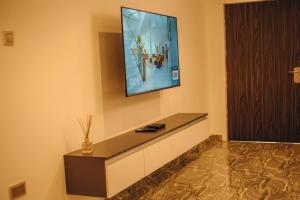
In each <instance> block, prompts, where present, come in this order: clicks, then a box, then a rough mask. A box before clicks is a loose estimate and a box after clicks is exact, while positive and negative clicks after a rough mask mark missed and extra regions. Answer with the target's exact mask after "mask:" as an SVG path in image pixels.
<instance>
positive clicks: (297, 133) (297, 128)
mask: <svg viewBox="0 0 300 200" xmlns="http://www.w3.org/2000/svg"><path fill="white" fill-rule="evenodd" d="M299 19H300V2H299V0H298V1H297V0H295V31H294V34H295V35H294V66H300V20H299ZM294 94H295V96H294V107H295V109H294V110H295V114H294V137H295V139H296V140H297V141H300V84H297V85H294Z"/></svg>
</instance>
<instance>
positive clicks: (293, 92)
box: [225, 0, 300, 142]
mask: <svg viewBox="0 0 300 200" xmlns="http://www.w3.org/2000/svg"><path fill="white" fill-rule="evenodd" d="M295 2H297V1H296V0H279V1H268V2H256V3H241V4H229V5H225V22H226V50H227V52H226V53H227V55H226V64H227V95H228V97H227V98H228V101H227V102H228V133H229V139H230V140H246V141H247V140H248V141H284V142H300V136H299V130H300V119H299V115H300V105H299V102H300V101H299V100H300V91H299V87H297V86H295V84H293V83H292V76H290V75H288V73H287V72H288V71H289V70H292V66H294V65H295V62H297V61H299V64H300V48H299V47H300V39H299V38H300V37H299V36H300V35H299V34H300V28H299V27H300V22H299V20H296V19H300V6H299V4H300V2H299V1H298V2H297V3H295ZM295 4H296V10H297V11H296V12H295V9H294V8H295ZM295 13H296V15H297V14H298V15H297V16H295ZM295 21H298V22H296V23H298V25H297V24H295ZM295 30H296V31H295ZM293 35H294V36H293ZM294 37H297V39H296V41H295V38H294ZM294 52H295V53H294ZM294 55H296V57H294Z"/></svg>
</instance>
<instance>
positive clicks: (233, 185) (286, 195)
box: [138, 142, 300, 200]
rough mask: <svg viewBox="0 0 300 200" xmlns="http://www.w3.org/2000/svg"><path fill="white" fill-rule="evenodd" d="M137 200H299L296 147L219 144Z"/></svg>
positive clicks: (298, 148)
mask: <svg viewBox="0 0 300 200" xmlns="http://www.w3.org/2000/svg"><path fill="white" fill-rule="evenodd" d="M138 199H149V200H150V199H153V200H176V199H199V200H208V199H211V200H219V199H220V200H227V199H228V200H229V199H232V200H248V199H253V200H263V199H266V200H286V199H293V200H294V199H295V200H300V145H296V144H294V145H293V144H262V143H260V144H258V143H243V142H229V143H223V144H222V145H219V146H218V147H213V148H212V149H210V150H208V151H206V152H204V153H202V154H201V155H200V157H199V158H198V159H196V160H194V161H192V162H191V163H189V164H188V165H186V166H185V167H183V168H181V169H180V170H178V171H177V172H176V173H174V174H173V175H172V176H171V177H169V178H168V179H166V180H164V181H162V182H161V183H160V184H159V185H158V186H156V187H154V188H152V189H151V191H150V192H148V193H147V194H146V195H144V196H142V197H139V198H138Z"/></svg>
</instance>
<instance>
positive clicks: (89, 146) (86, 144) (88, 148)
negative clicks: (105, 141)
mask: <svg viewBox="0 0 300 200" xmlns="http://www.w3.org/2000/svg"><path fill="white" fill-rule="evenodd" d="M78 123H79V125H80V127H81V130H82V132H83V135H84V141H83V142H82V153H83V154H90V153H93V143H92V142H91V141H90V139H89V134H90V128H91V124H92V115H87V116H86V119H81V118H79V119H78Z"/></svg>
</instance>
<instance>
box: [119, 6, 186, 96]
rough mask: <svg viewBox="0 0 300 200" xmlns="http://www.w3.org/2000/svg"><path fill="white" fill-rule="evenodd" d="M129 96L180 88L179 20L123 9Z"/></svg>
mask: <svg viewBox="0 0 300 200" xmlns="http://www.w3.org/2000/svg"><path fill="white" fill-rule="evenodd" d="M121 16H122V17H121V18H122V35H123V50H124V63H125V64H124V65H125V80H126V96H132V95H137V94H141V93H146V92H151V91H157V90H161V89H166V88H171V87H176V86H180V73H179V55H178V33H177V18H176V17H171V16H166V15H161V14H156V13H151V12H145V11H141V10H136V9H131V8H126V7H121Z"/></svg>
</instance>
